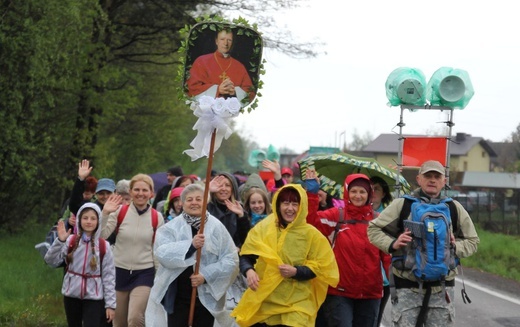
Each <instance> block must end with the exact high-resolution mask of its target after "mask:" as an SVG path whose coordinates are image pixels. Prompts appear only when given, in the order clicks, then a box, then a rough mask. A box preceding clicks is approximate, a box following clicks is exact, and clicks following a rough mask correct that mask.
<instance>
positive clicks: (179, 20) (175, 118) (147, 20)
mask: <svg viewBox="0 0 520 327" xmlns="http://www.w3.org/2000/svg"><path fill="white" fill-rule="evenodd" d="M299 2H300V1H299V0H292V1H289V0H282V1H265V0H261V1H255V2H252V3H251V2H248V1H245V0H239V1H233V2H223V3H215V2H211V1H184V2H175V1H165V0H159V1H151V2H150V1H144V2H143V1H136V0H100V1H94V0H74V1H71V0H62V1H57V0H48V1H43V2H42V1H37V0H20V1H14V0H7V1H4V2H2V3H1V4H0V46H1V48H0V49H1V50H0V90H2V92H0V128H1V130H2V133H1V136H0V144H1V148H2V151H1V154H0V171H1V172H2V174H0V202H1V203H2V204H3V205H4V208H3V209H4V210H2V213H0V228H2V229H6V230H8V231H11V232H14V231H16V230H17V229H22V228H23V226H24V224H23V223H24V222H26V221H27V220H28V219H30V218H31V217H37V218H38V219H39V220H40V221H47V222H49V220H50V219H55V218H56V217H57V216H58V211H59V208H60V206H61V202H62V200H63V199H65V198H66V197H67V193H68V191H69V190H70V188H71V186H72V183H73V181H74V179H75V177H76V169H77V163H78V162H79V161H80V160H81V159H82V158H88V159H90V160H91V162H92V164H93V166H94V170H93V175H94V176H95V177H98V178H100V177H111V178H113V179H115V180H118V179H120V178H129V177H131V176H132V175H133V174H135V173H138V172H145V173H151V172H156V171H163V170H164V169H166V168H167V167H169V166H171V165H172V164H181V165H182V166H183V168H184V169H185V170H186V171H187V172H195V173H198V174H200V175H203V174H205V168H206V166H205V164H206V162H204V160H197V161H195V162H191V161H190V159H189V157H187V156H186V155H184V154H182V151H183V150H185V149H187V148H189V142H190V141H191V140H192V139H193V136H194V135H195V134H194V131H193V130H192V126H193V124H194V122H195V117H194V116H193V115H192V113H191V111H190V110H189V109H188V108H187V106H186V105H185V104H184V103H182V102H180V101H179V100H178V99H177V93H178V92H177V91H178V88H179V87H181V86H180V85H176V83H175V77H176V75H177V71H178V69H179V67H178V64H179V63H180V62H181V60H180V59H181V58H179V56H178V54H177V50H178V49H179V47H180V44H181V42H182V41H183V36H182V35H180V33H179V31H180V30H181V28H183V27H184V26H186V25H191V24H194V23H195V21H196V19H195V17H197V16H199V15H200V14H202V13H203V14H208V15H211V14H217V15H221V14H222V13H224V12H241V13H244V14H246V15H249V16H250V17H254V18H255V19H256V21H257V22H259V23H260V24H262V25H263V28H264V29H266V30H267V29H268V28H269V27H274V26H273V22H272V21H270V20H269V13H270V12H272V11H273V10H277V9H278V8H289V7H291V6H293V5H297V4H298V3H299ZM287 39H290V37H288V36H287V34H280V33H279V32H278V33H276V34H274V33H273V34H269V37H265V39H264V47H274V48H278V49H280V50H281V51H283V52H285V53H287V54H289V55H292V56H302V55H303V56H313V55H315V53H314V52H313V51H312V47H311V46H312V45H315V44H311V43H307V44H306V43H300V44H295V43H291V42H287V41H286V40H287ZM228 141H229V145H225V148H226V149H227V150H226V151H231V154H229V156H228V157H223V159H219V158H217V163H218V164H219V165H221V166H222V169H223V170H224V169H226V170H228V169H229V170H230V169H233V168H235V167H237V166H238V165H241V164H240V161H237V162H235V161H234V160H239V158H240V155H239V151H244V150H241V149H244V147H245V145H244V144H246V145H247V142H244V140H242V138H241V137H240V136H239V135H234V136H233V137H232V139H230V140H228ZM228 141H225V142H228ZM244 152H245V151H244ZM220 160H222V163H221V164H220ZM49 217H52V218H49Z"/></svg>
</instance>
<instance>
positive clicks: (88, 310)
mask: <svg viewBox="0 0 520 327" xmlns="http://www.w3.org/2000/svg"><path fill="white" fill-rule="evenodd" d="M63 304H64V305H65V315H66V316H67V325H68V326H69V327H106V326H107V318H106V310H105V301H103V300H81V299H76V298H72V297H67V296H65V297H63Z"/></svg>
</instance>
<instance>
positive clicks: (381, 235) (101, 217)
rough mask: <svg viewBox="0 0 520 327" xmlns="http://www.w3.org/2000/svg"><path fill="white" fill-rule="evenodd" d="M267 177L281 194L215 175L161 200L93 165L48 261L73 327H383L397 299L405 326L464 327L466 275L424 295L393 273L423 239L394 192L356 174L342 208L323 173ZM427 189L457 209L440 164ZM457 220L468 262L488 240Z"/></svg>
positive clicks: (185, 178) (255, 182)
mask: <svg viewBox="0 0 520 327" xmlns="http://www.w3.org/2000/svg"><path fill="white" fill-rule="evenodd" d="M262 167H263V169H265V170H269V171H271V172H272V176H274V178H273V180H272V181H270V182H268V181H264V180H262V178H261V177H260V176H259V175H258V174H256V173H253V174H250V175H249V176H248V178H247V180H246V181H245V182H244V181H240V180H239V179H237V178H236V177H235V176H234V175H233V174H231V173H228V172H214V173H212V176H208V178H210V181H208V182H207V183H206V182H205V181H204V180H203V179H200V178H197V177H196V176H194V175H185V174H184V172H183V170H182V168H181V167H179V166H175V167H172V168H170V169H168V170H167V176H168V177H167V178H168V185H166V186H165V187H163V188H161V189H160V190H155V187H154V182H153V180H152V178H151V177H150V176H149V175H146V174H137V175H135V176H133V177H131V178H130V179H129V180H121V181H118V182H117V183H115V182H114V181H113V180H112V179H110V178H106V177H104V178H100V179H96V178H94V177H93V176H91V172H92V169H93V167H92V166H91V165H90V162H89V161H88V160H82V161H81V162H80V163H79V164H78V178H77V180H76V181H75V182H74V186H73V189H72V192H71V196H70V198H69V199H68V200H67V201H66V202H65V205H64V207H63V209H62V211H63V214H62V215H61V216H62V219H61V220H60V221H59V222H58V225H57V232H56V234H57V237H56V239H55V240H54V241H53V242H52V244H51V245H50V247H49V250H48V251H47V253H46V254H45V261H46V262H47V263H48V264H49V265H51V266H53V267H64V268H63V269H64V278H63V285H62V290H61V293H62V294H63V296H64V308H65V314H66V319H67V323H68V325H69V326H115V327H121V326H124V327H126V326H129V327H130V326H132V327H133V326H145V325H146V326H153V327H155V326H159V327H160V326H168V327H172V326H173V327H177V326H179V327H184V326H190V327H191V326H195V327H211V326H220V327H231V326H256V327H264V326H265V327H267V326H300V327H309V326H311V327H312V326H316V327H343V326H348V327H352V326H354V327H358V326H359V327H365V326H366V327H377V326H380V325H381V322H382V316H383V312H384V310H385V306H386V304H387V301H388V299H389V298H390V293H391V291H393V290H391V286H392V287H394V285H396V287H395V288H397V296H396V297H395V298H394V297H392V302H393V305H392V318H391V320H392V323H393V325H394V326H416V325H417V323H418V321H419V322H420V323H423V324H424V326H437V325H439V326H453V325H454V307H453V301H451V300H449V301H446V300H445V299H453V297H454V294H453V278H454V275H455V274H456V269H455V268H454V269H453V270H450V271H449V274H448V273H447V275H446V276H447V278H446V281H445V283H444V281H443V283H442V284H438V283H433V282H432V283H430V282H429V281H427V282H425V283H424V284H423V283H422V280H421V279H420V278H418V277H416V276H414V275H413V273H410V271H411V270H410V269H409V268H403V267H402V266H397V265H396V264H394V261H395V260H394V259H396V258H398V257H400V256H402V253H403V252H406V251H407V250H409V249H410V247H412V246H413V243H414V238H413V235H411V231H410V230H409V229H408V228H405V227H403V224H402V221H401V222H399V220H400V219H401V218H400V215H402V214H401V208H402V207H403V200H402V199H401V198H400V199H396V200H392V196H391V194H390V189H389V186H388V184H387V183H386V182H385V180H383V179H381V178H377V177H373V176H367V175H364V174H350V175H348V176H346V178H345V182H344V187H343V199H337V198H333V197H332V196H330V195H329V194H327V193H326V192H324V191H323V190H322V189H321V187H320V181H319V178H318V174H317V172H316V171H315V170H314V169H307V171H306V175H305V176H301V178H300V179H298V178H296V176H295V174H294V172H293V170H292V169H291V168H289V167H284V168H283V169H282V167H280V165H279V163H278V162H276V161H270V160H264V162H262ZM417 183H418V185H419V188H418V189H417V190H416V191H415V192H414V193H413V194H412V196H413V197H415V198H417V199H421V201H422V202H427V203H430V202H431V203H438V202H439V201H441V200H442V199H444V196H443V195H441V190H442V189H443V188H444V185H445V176H444V170H443V167H442V165H441V164H440V163H438V162H426V163H425V164H423V166H422V167H421V169H420V170H419V174H418V176H417ZM206 185H207V186H208V189H205V187H206ZM412 208H415V207H413V206H412ZM453 208H454V210H455V211H456V213H455V214H453V212H455V211H451V212H452V214H453V215H454V216H455V217H452V220H454V221H453V223H454V225H453V227H452V230H451V234H450V235H448V237H449V244H451V245H452V246H453V251H454V253H455V255H456V256H457V258H463V257H466V256H469V255H471V254H473V253H474V252H476V249H477V245H478V242H479V239H478V236H477V234H476V231H475V228H474V226H473V223H472V221H471V218H470V217H469V215H468V213H467V212H466V210H465V209H464V208H463V207H462V206H460V205H459V204H458V203H456V205H455V206H454V207H453ZM412 210H413V209H412ZM409 216H410V217H411V216H412V213H410V212H408V215H407V216H406V217H405V219H411V218H409ZM455 220H456V222H455ZM394 279H395V282H394ZM392 282H394V283H392ZM397 297H399V301H397V300H396V298H397ZM426 297H428V299H429V301H430V302H428V301H425V300H424V299H425V298H426ZM394 300H395V301H394ZM425 312H426V313H425ZM417 326H419V325H417ZM421 326H423V325H421Z"/></svg>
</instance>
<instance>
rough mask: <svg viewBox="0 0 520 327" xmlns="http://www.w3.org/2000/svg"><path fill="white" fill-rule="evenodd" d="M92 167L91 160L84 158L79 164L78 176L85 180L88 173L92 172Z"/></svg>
mask: <svg viewBox="0 0 520 327" xmlns="http://www.w3.org/2000/svg"><path fill="white" fill-rule="evenodd" d="M92 168H93V167H90V162H89V161H88V160H87V159H83V160H82V161H81V162H80V163H79V164H78V177H79V179H81V180H82V181H84V180H85V178H87V177H88V175H90V172H91V171H92Z"/></svg>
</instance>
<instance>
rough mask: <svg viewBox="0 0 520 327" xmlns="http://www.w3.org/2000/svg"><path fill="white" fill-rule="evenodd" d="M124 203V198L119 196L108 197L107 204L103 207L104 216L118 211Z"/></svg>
mask: <svg viewBox="0 0 520 327" xmlns="http://www.w3.org/2000/svg"><path fill="white" fill-rule="evenodd" d="M122 202H123V197H122V196H121V195H119V194H116V193H112V194H110V195H109V196H108V199H107V202H105V205H104V206H103V214H104V215H109V214H111V213H112V212H114V211H116V210H117V209H118V208H119V206H120V205H121V203H122Z"/></svg>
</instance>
